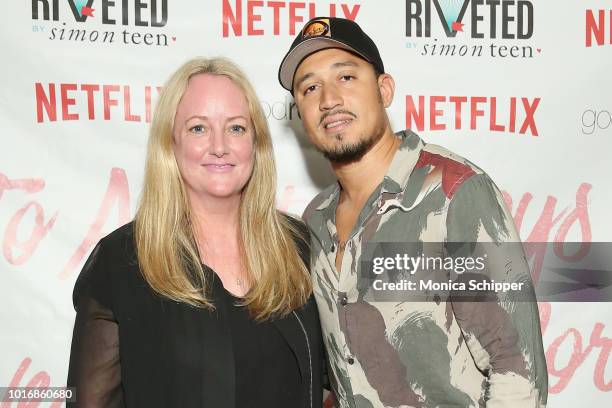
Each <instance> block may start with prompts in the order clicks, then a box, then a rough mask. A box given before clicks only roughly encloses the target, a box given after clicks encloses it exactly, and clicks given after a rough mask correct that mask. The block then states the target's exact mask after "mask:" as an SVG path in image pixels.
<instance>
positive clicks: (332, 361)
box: [303, 130, 548, 408]
mask: <svg viewBox="0 0 612 408" xmlns="http://www.w3.org/2000/svg"><path fill="white" fill-rule="evenodd" d="M397 136H398V137H400V138H401V139H402V142H401V145H400V148H399V150H398V151H397V153H396V154H395V157H394V159H393V161H392V163H391V165H390V167H389V169H388V171H387V174H386V176H385V177H384V180H383V181H382V183H381V184H380V185H379V186H378V188H377V189H376V190H375V191H374V193H373V194H372V195H371V196H370V198H369V201H368V202H367V204H366V205H365V207H364V208H363V210H362V211H361V213H360V215H359V217H358V219H357V221H356V224H355V226H354V228H353V230H352V232H351V234H350V235H349V237H348V239H347V242H346V243H345V251H344V255H343V258H342V264H341V270H340V271H339V272H337V271H336V267H335V258H336V253H337V249H338V244H339V243H338V238H337V233H336V227H335V213H336V207H337V203H338V199H339V195H340V186H339V185H338V183H336V184H334V185H332V186H330V187H329V188H327V189H326V190H324V191H323V192H321V193H320V194H319V195H317V197H316V198H315V199H313V201H312V202H311V203H310V204H309V205H308V207H307V208H306V210H305V212H304V215H303V218H304V220H305V221H306V222H307V224H308V226H309V228H310V230H311V235H312V258H311V272H312V276H313V282H314V294H315V297H316V300H317V304H318V308H319V313H320V317H321V325H322V328H323V337H324V343H325V346H326V349H327V354H328V358H329V366H330V367H329V369H330V379H331V383H332V388H333V392H334V394H335V395H336V400H337V404H338V406H340V407H343V408H345V407H346V408H348V407H351V408H354V407H355V408H366V407H485V406H486V407H508V408H510V407H512V408H518V407H542V406H545V405H546V400H547V385H548V384H547V381H548V379H547V371H546V362H545V359H544V352H543V347H542V335H541V330H540V321H539V315H538V308H537V303H536V302H535V297H534V296H533V297H532V298H531V299H530V301H528V302H512V301H504V302H502V301H498V302H493V303H490V302H489V303H484V302H480V303H475V302H471V303H469V302H453V301H452V299H451V298H446V299H445V300H443V301H437V302H436V301H429V302H403V301H376V300H373V298H372V297H371V296H369V291H371V288H370V287H367V286H364V285H360V284H359V274H360V273H361V272H360V268H361V257H362V254H363V251H365V248H366V244H368V243H371V242H454V241H456V242H462V241H463V242H469V241H486V242H505V241H509V242H510V241H514V242H520V240H519V237H518V235H517V232H516V228H515V226H514V223H513V219H512V217H511V215H510V214H509V212H508V210H507V209H506V207H505V205H504V204H503V199H502V195H501V193H500V192H499V190H498V189H497V187H496V186H495V184H494V183H493V182H492V181H491V179H490V178H489V177H488V176H487V175H486V174H485V173H484V172H483V171H482V170H480V169H479V168H478V167H476V166H474V165H473V164H472V163H470V162H469V161H467V160H465V159H463V158H461V157H459V156H457V155H455V154H453V153H451V152H449V151H448V150H446V149H444V148H442V147H439V146H435V145H432V144H426V143H424V142H423V141H422V140H421V139H420V138H419V137H418V136H417V135H416V134H415V133H413V132H411V131H409V130H406V131H403V132H399V133H398V134H397ZM520 252H521V253H520V256H519V259H518V262H516V261H515V264H517V266H518V267H519V269H520V268H523V269H524V270H526V271H527V279H528V280H529V281H530V277H529V274H528V270H529V269H528V266H527V261H526V260H525V257H524V254H523V251H522V248H521V250H520Z"/></svg>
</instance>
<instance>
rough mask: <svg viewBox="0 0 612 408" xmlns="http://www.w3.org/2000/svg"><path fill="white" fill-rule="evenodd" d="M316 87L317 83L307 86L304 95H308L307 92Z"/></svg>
mask: <svg viewBox="0 0 612 408" xmlns="http://www.w3.org/2000/svg"><path fill="white" fill-rule="evenodd" d="M315 89H317V86H316V85H310V86H309V87H307V88H306V89H305V90H304V95H306V94H307V93H310V92H312V91H314V90H315Z"/></svg>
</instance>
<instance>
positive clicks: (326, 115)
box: [319, 109, 357, 126]
mask: <svg viewBox="0 0 612 408" xmlns="http://www.w3.org/2000/svg"><path fill="white" fill-rule="evenodd" d="M339 113H344V114H345V115H349V116H352V117H353V118H355V119H357V115H355V114H354V113H353V112H351V111H347V110H344V109H339V110H335V111H329V112H325V113H324V114H322V115H321V119H320V120H319V126H321V124H322V123H323V121H324V120H325V118H327V117H328V116H331V115H337V114H339Z"/></svg>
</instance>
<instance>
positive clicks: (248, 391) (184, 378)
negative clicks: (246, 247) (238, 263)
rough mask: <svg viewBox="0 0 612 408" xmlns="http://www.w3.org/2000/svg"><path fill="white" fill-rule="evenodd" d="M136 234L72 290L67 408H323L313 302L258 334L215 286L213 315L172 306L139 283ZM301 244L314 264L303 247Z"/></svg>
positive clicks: (105, 245)
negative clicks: (71, 389) (71, 397)
mask: <svg viewBox="0 0 612 408" xmlns="http://www.w3.org/2000/svg"><path fill="white" fill-rule="evenodd" d="M292 222H293V221H292ZM296 227H297V228H298V229H299V230H300V231H302V233H303V234H306V235H307V234H308V232H307V230H305V227H304V225H303V224H301V223H300V224H298V225H297V226H296ZM133 235H134V234H133V224H132V223H130V224H127V225H125V226H123V227H121V228H119V229H118V230H116V231H114V232H113V233H111V234H109V235H108V236H107V237H105V238H103V239H102V240H101V241H100V242H99V243H98V245H97V246H96V247H95V248H94V250H93V251H92V253H91V255H90V257H89V259H88V260H87V262H86V263H85V266H84V267H83V270H82V271H81V274H80V275H79V277H78V279H77V282H76V284H75V288H74V293H73V302H74V306H75V309H76V311H77V315H76V319H75V324H74V333H73V337H72V348H71V352H70V366H69V370H68V381H67V385H68V386H69V387H76V392H75V394H76V397H77V401H76V403H68V404H67V406H68V407H75V406H77V407H137V408H140V407H147V408H151V407H181V408H189V407H194V408H195V407H198V408H242V407H257V408H260V407H261V408H269V407H281V406H282V407H283V408H286V407H291V408H293V407H297V408H321V406H322V399H323V396H322V392H323V391H322V385H321V383H322V375H323V372H322V370H323V367H324V364H323V356H324V353H323V349H322V340H321V328H320V326H319V318H318V313H317V309H316V304H315V302H314V299H313V297H312V296H311V298H310V299H309V301H308V302H307V303H306V305H304V306H303V307H301V308H299V309H296V310H295V311H293V312H292V313H290V314H288V315H287V316H285V317H282V318H277V319H273V320H270V321H267V322H266V323H264V324H262V325H258V324H255V323H254V322H253V321H252V320H250V318H249V317H248V315H247V311H246V310H245V308H241V307H236V306H234V305H233V304H232V303H233V299H231V298H230V296H231V295H230V294H229V293H227V292H226V291H225V290H224V289H223V286H222V285H221V284H220V279H218V278H217V279H216V280H215V281H216V283H215V284H213V289H212V294H211V299H212V301H213V302H214V304H215V306H216V307H215V309H214V310H209V309H203V308H195V307H191V306H189V305H186V304H184V303H180V302H174V301H172V300H169V299H166V298H163V297H161V296H159V295H157V294H156V293H154V292H153V290H152V289H151V288H150V287H149V285H148V284H147V282H146V281H145V280H144V278H143V277H142V274H141V273H140V271H139V268H138V261H137V256H136V251H135V247H134V237H133ZM296 243H297V244H298V248H299V250H300V255H301V256H302V258H303V259H304V260H305V262H308V256H309V254H308V247H307V245H305V244H304V243H303V242H302V241H301V240H299V239H296ZM209 272H211V271H210V270H209ZM212 276H216V275H214V274H213V275H212ZM273 329H274V330H273Z"/></svg>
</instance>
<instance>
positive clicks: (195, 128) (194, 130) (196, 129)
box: [189, 125, 204, 133]
mask: <svg viewBox="0 0 612 408" xmlns="http://www.w3.org/2000/svg"><path fill="white" fill-rule="evenodd" d="M189 131H190V132H191V133H202V132H204V126H202V125H195V126H192V127H190V128H189Z"/></svg>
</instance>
